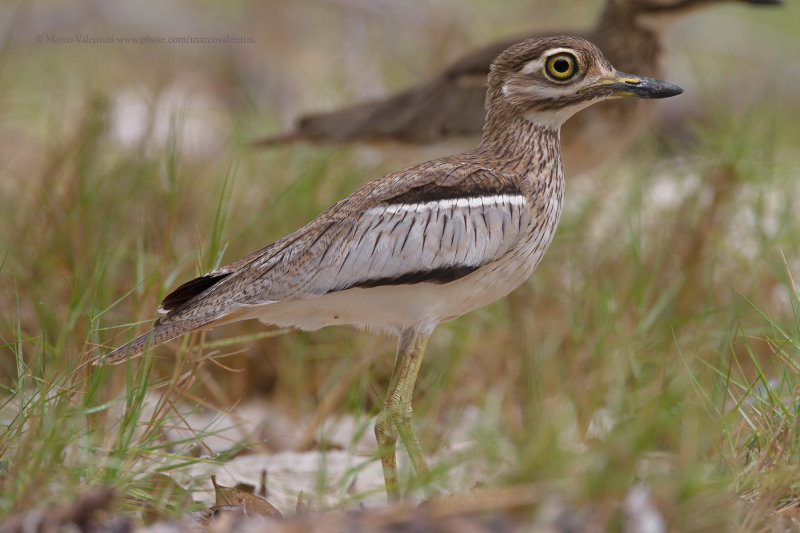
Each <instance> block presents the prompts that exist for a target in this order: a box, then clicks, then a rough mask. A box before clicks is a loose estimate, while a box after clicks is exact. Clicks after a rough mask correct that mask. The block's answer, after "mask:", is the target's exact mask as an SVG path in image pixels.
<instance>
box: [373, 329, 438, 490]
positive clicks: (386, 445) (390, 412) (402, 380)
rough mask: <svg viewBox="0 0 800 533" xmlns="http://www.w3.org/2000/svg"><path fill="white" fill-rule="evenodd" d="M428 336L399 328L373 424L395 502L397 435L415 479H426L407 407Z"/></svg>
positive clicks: (389, 487)
mask: <svg viewBox="0 0 800 533" xmlns="http://www.w3.org/2000/svg"><path fill="white" fill-rule="evenodd" d="M428 336H429V334H427V333H426V334H422V333H420V332H419V331H417V330H415V329H407V330H403V331H402V332H401V333H400V338H399V339H398V342H397V357H396V359H395V363H394V370H393V371H392V378H391V380H390V381H389V391H388V392H387V394H386V400H384V402H383V409H381V413H380V414H379V415H378V421H377V423H376V424H375V437H376V438H377V440H378V446H380V452H381V465H382V466H383V478H384V481H385V482H386V494H387V495H388V497H389V501H390V502H392V501H397V500H398V499H399V497H400V492H399V488H398V483H397V461H396V459H395V450H396V445H397V437H398V434H399V436H400V438H402V439H403V444H405V447H406V450H407V451H408V457H409V458H410V459H411V464H412V465H413V466H414V471H415V472H416V474H417V478H419V479H420V480H423V481H424V480H427V479H429V478H430V473H429V471H428V466H427V465H426V464H425V457H424V455H423V453H422V448H421V447H420V445H419V439H418V438H417V433H416V431H414V421H413V412H412V410H411V397H412V396H413V394H414V384H415V383H416V381H417V374H418V373H419V367H420V364H421V363H422V356H423V355H424V354H425V346H426V345H427V344H428Z"/></svg>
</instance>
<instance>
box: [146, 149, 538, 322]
mask: <svg viewBox="0 0 800 533" xmlns="http://www.w3.org/2000/svg"><path fill="white" fill-rule="evenodd" d="M525 202H526V200H525V197H524V195H523V194H522V193H521V192H520V190H519V188H518V187H517V186H516V184H515V183H514V181H513V179H512V178H511V177H509V176H506V175H503V174H500V173H497V172H494V171H491V170H488V169H486V168H482V167H480V166H475V165H473V164H470V163H468V162H467V163H464V162H461V163H456V162H452V161H447V160H445V161H438V162H431V163H426V164H423V165H420V166H417V167H413V168H411V169H408V170H406V171H401V172H398V173H395V174H391V175H389V176H386V177H384V178H382V179H380V180H377V181H375V182H372V183H371V184H368V185H367V186H365V187H364V188H362V189H360V190H359V191H357V192H356V193H354V194H352V195H351V196H349V197H348V198H346V199H345V200H342V201H341V202H339V203H338V204H336V205H335V206H333V207H332V208H330V209H329V210H328V211H326V212H325V213H323V214H322V215H320V216H319V217H317V218H316V219H315V220H313V221H312V222H311V223H310V224H308V225H307V226H305V227H304V228H302V229H300V230H298V231H297V232H295V233H293V234H292V235H289V236H288V237H286V238H284V239H282V240H280V241H278V242H276V243H275V244H273V245H270V246H268V247H266V248H264V249H263V250H260V251H259V252H256V253H255V254H252V255H251V256H249V257H248V258H245V259H243V260H241V261H237V262H236V263H233V264H232V265H228V266H227V267H224V268H222V269H220V270H218V271H215V272H212V273H210V274H207V275H206V276H203V277H201V278H197V279H195V280H192V281H190V282H188V283H186V284H184V285H183V286H181V287H179V288H178V289H177V290H176V291H174V292H173V293H172V294H170V295H169V296H167V298H166V299H165V301H164V304H162V307H165V308H166V310H167V311H169V313H168V314H167V315H165V316H164V317H162V318H161V319H160V320H159V322H158V324H166V323H169V322H171V321H175V320H186V319H189V318H195V317H197V316H198V315H211V314H213V315H219V314H220V313H224V312H229V311H230V310H232V309H235V308H236V307H238V306H242V305H257V304H263V303H267V302H277V301H281V300H285V299H290V298H305V297H312V296H316V295H322V294H325V293H328V292H332V291H340V290H345V289H348V288H351V287H368V286H376V285H381V284H401V283H419V282H422V281H432V282H444V281H448V280H452V279H456V278H458V277H461V276H463V275H466V274H468V273H469V272H471V271H473V270H475V269H477V268H478V267H480V266H481V265H483V264H485V263H487V262H491V261H494V260H496V259H498V258H499V257H500V256H502V255H503V254H504V253H505V252H506V251H507V250H508V248H509V247H510V246H511V245H512V244H513V243H514V242H515V241H516V238H517V236H518V235H519V232H520V231H521V228H523V227H524V224H525V221H526V220H527V219H526V217H527V216H528V215H527V212H528V211H527V209H525ZM179 300H180V301H179ZM165 304H166V305H165Z"/></svg>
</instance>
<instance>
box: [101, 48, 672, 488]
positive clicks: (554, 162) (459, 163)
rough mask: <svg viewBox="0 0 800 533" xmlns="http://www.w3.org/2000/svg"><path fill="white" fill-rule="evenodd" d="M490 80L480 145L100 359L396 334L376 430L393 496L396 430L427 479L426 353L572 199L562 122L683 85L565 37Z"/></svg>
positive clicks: (179, 306)
mask: <svg viewBox="0 0 800 533" xmlns="http://www.w3.org/2000/svg"><path fill="white" fill-rule="evenodd" d="M488 80H489V82H488V90H487V95H486V108H487V120H486V124H485V126H484V130H483V136H482V139H481V142H480V144H479V145H478V146H477V147H476V148H475V149H473V150H471V151H468V152H465V153H461V154H457V155H452V156H447V157H443V158H439V159H433V160H430V161H427V162H424V163H420V164H417V165H414V166H411V167H408V168H406V169H403V170H400V171H397V172H393V173H390V174H388V175H386V176H383V177H381V178H379V179H377V180H374V181H372V182H369V183H367V184H366V185H364V186H363V187H362V188H360V189H358V190H356V191H355V192H354V193H352V194H350V195H349V196H347V197H346V198H345V199H343V200H341V201H340V202H338V203H336V204H335V205H333V206H332V207H330V208H329V209H327V210H326V211H324V212H323V213H321V214H320V215H319V216H317V217H316V218H315V219H313V220H312V221H311V222H309V223H308V224H307V225H305V226H303V227H302V228H300V229H298V230H297V231H295V232H294V233H291V234H290V235H288V236H286V237H284V238H282V239H280V240H278V241H275V242H274V243H272V244H270V245H268V246H266V247H264V248H262V249H260V250H258V251H256V252H254V253H252V254H250V255H248V256H246V257H244V258H243V259H240V260H238V261H235V262H233V263H231V264H229V265H227V266H223V267H221V268H218V269H216V270H214V271H212V272H209V273H207V274H205V275H202V276H200V277H197V278H195V279H192V280H191V281H188V282H186V283H184V284H183V285H181V286H179V287H178V288H177V289H175V290H174V291H173V292H171V293H169V294H168V295H167V296H166V297H165V298H164V300H163V301H162V303H161V306H160V309H159V311H160V312H161V313H162V316H161V317H160V318H159V319H158V320H156V322H155V324H154V326H153V328H152V329H151V330H150V331H148V332H147V333H145V334H143V335H141V336H139V337H137V338H135V339H134V340H132V341H130V342H129V343H127V344H125V345H123V346H121V347H119V348H117V349H115V350H113V351H111V352H109V353H108V354H106V355H105V356H101V357H100V358H98V359H97V360H95V361H94V364H104V363H118V362H120V361H122V360H124V359H126V358H128V357H130V356H134V355H138V354H140V353H142V352H144V351H146V350H148V349H149V348H151V347H154V346H157V345H159V344H162V343H164V342H167V341H169V340H171V339H175V338H177V337H179V336H181V335H184V334H186V333H189V332H192V331H195V330H199V329H206V328H211V327H213V326H217V325H220V324H225V323H230V322H234V321H238V320H244V319H250V318H257V319H259V320H261V321H262V322H264V323H267V324H273V325H277V326H282V327H284V326H292V327H295V328H299V329H304V330H316V329H319V328H322V327H325V326H331V325H350V326H356V327H361V328H369V329H373V330H381V331H384V332H387V333H389V334H391V335H394V336H396V337H397V339H398V343H397V354H396V356H395V365H394V369H393V371H392V375H391V378H390V382H389V390H388V392H387V395H386V399H385V401H384V403H383V406H382V408H381V411H380V413H379V414H378V416H377V422H376V424H375V436H376V439H377V442H378V444H379V447H380V459H381V463H382V467H383V473H384V481H385V484H386V491H387V496H388V498H389V500H390V501H394V500H397V499H398V498H399V497H400V494H399V488H398V487H399V485H398V475H397V464H396V460H395V451H396V445H397V440H398V436H399V437H400V438H402V440H403V443H404V444H405V447H406V450H407V452H408V456H409V458H410V460H411V463H412V466H413V468H414V470H415V473H416V475H417V477H418V478H419V479H421V480H425V479H428V478H429V471H428V469H427V465H426V463H425V458H424V456H423V453H422V449H421V447H420V444H419V440H418V438H417V436H416V433H415V431H414V427H413V421H412V406H411V400H412V394H413V390H414V385H415V382H416V378H417V374H418V372H419V369H420V364H421V361H422V357H423V353H424V351H425V346H426V344H427V341H428V338H429V336H430V335H431V333H432V332H433V330H434V328H435V327H436V326H437V325H438V324H440V323H442V322H447V321H449V320H453V319H455V318H457V317H459V316H461V315H463V314H465V313H467V312H469V311H471V310H473V309H476V308H478V307H481V306H483V305H486V304H488V303H490V302H492V301H494V300H497V299H499V298H502V297H503V296H505V295H507V294H508V293H509V292H511V291H512V290H513V289H515V288H516V287H517V286H519V285H520V284H522V283H523V282H524V281H525V280H526V279H527V278H528V277H529V276H530V275H531V273H532V272H533V270H534V269H535V268H536V266H537V265H538V264H539V261H540V260H541V259H542V256H543V255H544V253H545V251H546V250H547V248H548V246H549V245H550V242H551V241H552V240H553V235H554V233H555V230H556V226H557V224H558V220H559V217H560V214H561V207H562V203H563V197H564V188H565V180H564V172H563V167H562V164H561V157H560V147H559V128H560V127H561V124H562V123H563V122H564V121H565V120H567V118H569V117H570V116H571V115H572V114H573V113H576V112H578V111H579V110H581V109H583V108H585V107H588V106H589V105H591V104H594V103H597V102H600V101H603V100H608V99H611V98H616V97H638V98H666V97H670V96H675V95H677V94H680V93H681V92H682V91H683V90H682V89H681V88H680V87H678V86H676V85H672V84H670V83H667V82H664V81H661V80H656V79H652V78H648V77H642V76H637V75H634V74H626V73H622V72H619V71H617V70H616V69H615V68H614V67H613V66H612V65H611V63H609V62H608V60H606V59H605V58H604V56H603V55H602V53H601V52H600V50H599V49H598V48H597V47H596V46H594V45H593V44H591V43H590V42H588V41H586V40H584V39H582V38H579V37H570V36H559V37H551V38H539V39H532V40H527V41H524V42H522V43H519V44H516V45H513V46H511V47H509V48H508V49H507V50H505V51H503V52H502V53H501V54H500V55H499V56H498V57H497V59H495V61H494V62H493V63H492V67H491V70H490V73H489V77H488Z"/></svg>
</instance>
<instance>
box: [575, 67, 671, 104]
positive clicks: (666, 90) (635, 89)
mask: <svg viewBox="0 0 800 533" xmlns="http://www.w3.org/2000/svg"><path fill="white" fill-rule="evenodd" d="M593 88H598V89H605V90H610V91H611V94H612V95H613V96H634V97H636V98H669V97H670V96H675V95H678V94H681V93H682V92H683V89H681V88H680V87H678V86H677V85H673V84H671V83H667V82H665V81H661V80H657V79H655V78H646V77H644V76H634V75H633V74H626V73H624V72H617V73H616V74H615V75H614V76H612V77H609V78H604V79H602V80H600V81H598V82H597V83H594V84H592V85H589V86H588V87H584V88H583V89H581V91H580V92H584V91H586V90H587V89H593ZM606 94H608V93H606Z"/></svg>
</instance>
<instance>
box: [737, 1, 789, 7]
mask: <svg viewBox="0 0 800 533" xmlns="http://www.w3.org/2000/svg"><path fill="white" fill-rule="evenodd" d="M744 1H745V2H747V3H748V4H756V5H760V6H780V5H783V1H782V0H744Z"/></svg>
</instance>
